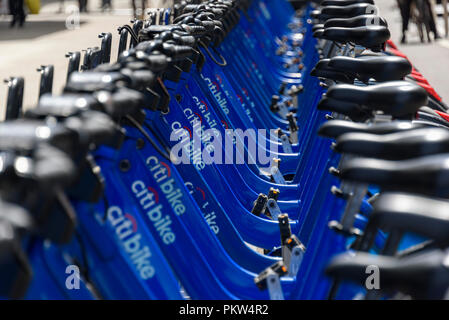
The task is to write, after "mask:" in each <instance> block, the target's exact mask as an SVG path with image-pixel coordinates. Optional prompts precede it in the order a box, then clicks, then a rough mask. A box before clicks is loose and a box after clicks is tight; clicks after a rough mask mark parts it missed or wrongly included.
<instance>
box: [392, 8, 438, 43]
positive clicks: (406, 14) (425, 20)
mask: <svg viewBox="0 0 449 320" xmlns="http://www.w3.org/2000/svg"><path fill="white" fill-rule="evenodd" d="M397 3H398V6H399V10H400V11H401V17H402V39H401V43H406V42H407V31H408V26H409V23H410V18H411V17H412V14H413V10H412V8H413V7H415V8H417V12H418V14H419V16H418V17H416V18H417V19H416V22H417V23H418V24H423V25H425V26H428V28H429V31H430V32H432V33H433V35H434V39H440V38H441V37H440V35H439V33H438V30H437V27H436V22H435V15H434V14H433V12H434V8H433V3H432V2H430V1H429V0H397ZM418 27H419V28H420V27H422V25H421V26H418ZM421 41H424V38H423V37H422V38H421Z"/></svg>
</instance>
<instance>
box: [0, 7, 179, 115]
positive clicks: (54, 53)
mask: <svg viewBox="0 0 449 320" xmlns="http://www.w3.org/2000/svg"><path fill="white" fill-rule="evenodd" d="M6 1H7V0H3V1H1V0H0V2H2V4H3V7H2V8H4V5H5V2H6ZM140 2H141V0H137V1H136V3H138V5H140ZM101 3H102V0H89V1H88V13H81V14H79V23H80V25H79V28H72V27H73V26H74V21H75V22H76V19H75V20H74V18H76V17H75V16H74V15H75V14H76V9H77V8H78V1H74V0H65V1H64V7H63V8H62V12H61V6H60V1H59V0H41V10H40V12H39V14H37V15H34V14H29V15H28V16H27V19H26V22H25V24H24V26H23V27H22V28H18V27H14V28H10V27H9V26H10V21H11V17H10V16H9V15H6V14H5V13H6V12H5V11H2V12H0V81H3V79H6V78H9V77H10V76H21V77H24V78H25V90H24V107H25V108H28V107H31V106H34V105H35V104H36V102H37V99H38V93H39V79H40V73H39V72H37V71H36V69H37V68H38V67H40V66H41V65H48V64H53V65H54V67H55V74H54V85H53V92H54V93H59V92H60V91H61V88H62V86H63V84H64V83H65V78H66V70H67V58H65V54H66V53H67V52H69V51H81V50H83V49H87V48H88V47H94V46H100V43H101V39H99V38H98V35H99V34H100V33H101V32H111V33H112V51H111V52H112V53H111V60H112V61H114V60H115V59H116V58H117V46H118V32H117V28H118V27H119V26H120V25H124V24H129V22H130V20H131V19H132V16H133V10H132V5H131V0H112V5H113V7H112V10H110V11H105V12H103V11H102V10H101ZM147 3H148V7H149V8H158V7H162V6H163V5H164V4H165V5H167V4H169V5H171V4H172V2H171V1H170V0H168V1H167V0H148V1H147ZM74 9H75V10H74ZM74 11H75V13H74ZM66 22H68V25H69V27H70V29H68V28H67V26H66ZM6 98H7V86H6V85H3V83H0V119H3V114H4V106H5V105H6Z"/></svg>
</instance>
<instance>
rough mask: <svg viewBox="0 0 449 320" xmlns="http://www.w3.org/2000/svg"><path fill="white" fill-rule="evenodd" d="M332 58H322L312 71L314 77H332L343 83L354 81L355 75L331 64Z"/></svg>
mask: <svg viewBox="0 0 449 320" xmlns="http://www.w3.org/2000/svg"><path fill="white" fill-rule="evenodd" d="M329 61H330V59H321V60H320V61H318V63H317V64H316V65H315V67H314V68H313V69H312V71H311V72H310V75H311V76H313V77H319V78H325V79H331V80H334V81H338V82H343V83H354V77H352V76H350V75H347V74H345V73H344V72H342V71H340V70H336V69H334V68H331V67H330V66H329Z"/></svg>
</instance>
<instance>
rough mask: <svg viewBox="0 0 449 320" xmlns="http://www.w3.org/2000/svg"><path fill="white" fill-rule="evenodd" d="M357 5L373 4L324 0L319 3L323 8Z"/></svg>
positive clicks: (349, 0) (371, 2)
mask: <svg viewBox="0 0 449 320" xmlns="http://www.w3.org/2000/svg"><path fill="white" fill-rule="evenodd" d="M357 3H369V4H374V1H373V0H324V1H321V3H320V4H321V5H322V6H323V7H326V6H350V5H352V4H357Z"/></svg>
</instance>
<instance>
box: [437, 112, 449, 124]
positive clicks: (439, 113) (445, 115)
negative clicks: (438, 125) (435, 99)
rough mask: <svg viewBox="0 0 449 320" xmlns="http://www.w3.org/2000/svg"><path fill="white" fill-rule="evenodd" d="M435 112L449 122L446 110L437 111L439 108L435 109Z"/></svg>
mask: <svg viewBox="0 0 449 320" xmlns="http://www.w3.org/2000/svg"><path fill="white" fill-rule="evenodd" d="M435 112H436V113H438V115H439V116H440V117H441V118H443V119H444V120H446V121H448V122H449V114H447V113H444V112H441V111H437V110H435Z"/></svg>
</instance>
